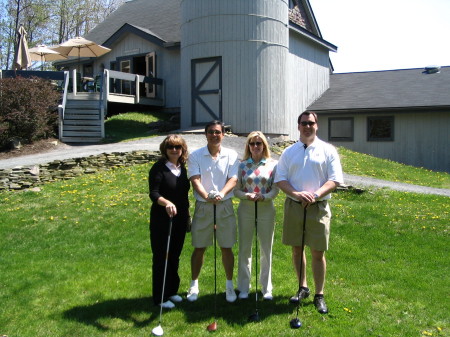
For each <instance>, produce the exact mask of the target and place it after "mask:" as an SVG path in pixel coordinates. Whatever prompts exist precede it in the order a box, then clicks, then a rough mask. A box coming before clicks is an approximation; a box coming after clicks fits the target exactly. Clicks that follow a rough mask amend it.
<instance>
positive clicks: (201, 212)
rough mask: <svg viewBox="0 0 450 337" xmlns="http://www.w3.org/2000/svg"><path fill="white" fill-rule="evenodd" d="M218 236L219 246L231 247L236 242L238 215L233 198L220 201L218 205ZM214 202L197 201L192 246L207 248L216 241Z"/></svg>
mask: <svg viewBox="0 0 450 337" xmlns="http://www.w3.org/2000/svg"><path fill="white" fill-rule="evenodd" d="M216 223H217V230H216V238H217V243H218V244H219V247H222V248H231V247H233V245H234V244H235V243H236V238H237V233H236V217H235V215H234V209H233V203H232V201H231V199H227V200H225V201H223V202H219V203H218V204H217V206H216ZM213 232H214V204H213V203H210V202H202V201H196V202H195V212H194V217H193V219H192V229H191V235H192V246H194V247H195V248H205V247H208V246H212V245H213V243H214V236H213Z"/></svg>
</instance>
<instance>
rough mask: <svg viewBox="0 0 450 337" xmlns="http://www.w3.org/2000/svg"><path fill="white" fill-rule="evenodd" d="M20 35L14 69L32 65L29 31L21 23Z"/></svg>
mask: <svg viewBox="0 0 450 337" xmlns="http://www.w3.org/2000/svg"><path fill="white" fill-rule="evenodd" d="M17 33H18V35H19V41H18V43H17V50H16V57H15V58H14V69H16V70H22V69H27V68H28V67H29V66H31V57H30V53H29V52H28V43H27V38H26V36H27V32H26V30H25V28H23V26H22V25H21V26H20V28H19V30H18V31H17Z"/></svg>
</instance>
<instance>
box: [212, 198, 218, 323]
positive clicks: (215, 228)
mask: <svg viewBox="0 0 450 337" xmlns="http://www.w3.org/2000/svg"><path fill="white" fill-rule="evenodd" d="M216 208H217V207H216V204H214V209H213V212H214V321H215V320H216V317H217V245H216V240H217V236H216V231H217V223H216V210H217V209H216Z"/></svg>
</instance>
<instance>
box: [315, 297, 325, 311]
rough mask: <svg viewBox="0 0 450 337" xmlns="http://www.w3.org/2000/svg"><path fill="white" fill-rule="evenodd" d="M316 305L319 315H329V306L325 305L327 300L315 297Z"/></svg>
mask: <svg viewBox="0 0 450 337" xmlns="http://www.w3.org/2000/svg"><path fill="white" fill-rule="evenodd" d="M314 305H315V306H316V309H317V311H318V312H319V313H321V314H327V313H328V308H327V304H326V303H325V299H324V298H323V296H314Z"/></svg>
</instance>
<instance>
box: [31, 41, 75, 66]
mask: <svg viewBox="0 0 450 337" xmlns="http://www.w3.org/2000/svg"><path fill="white" fill-rule="evenodd" d="M29 52H30V56H31V60H32V61H41V70H42V69H43V63H44V62H48V61H56V60H62V59H66V58H67V56H65V55H61V54H60V53H58V52H57V51H55V50H53V49H50V48H48V47H47V46H46V45H44V44H40V45H38V46H36V47H33V48H30V49H29Z"/></svg>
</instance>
